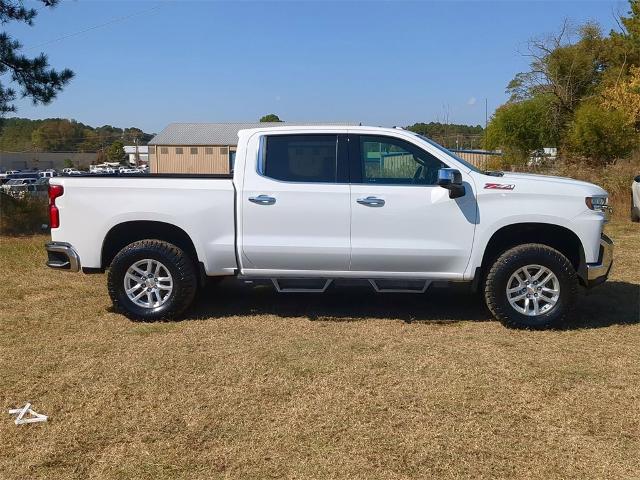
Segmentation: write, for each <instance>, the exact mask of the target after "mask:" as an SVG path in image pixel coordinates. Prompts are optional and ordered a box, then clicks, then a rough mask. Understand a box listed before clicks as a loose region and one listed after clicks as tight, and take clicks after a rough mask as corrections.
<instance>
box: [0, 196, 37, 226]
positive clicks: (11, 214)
mask: <svg viewBox="0 0 640 480" xmlns="http://www.w3.org/2000/svg"><path fill="white" fill-rule="evenodd" d="M48 223H49V216H48V212H47V199H46V198H43V197H30V196H29V197H25V198H22V199H17V198H13V197H12V196H10V195H7V194H5V193H4V192H0V233H1V234H2V235H25V234H34V233H42V226H43V225H47V224H48Z"/></svg>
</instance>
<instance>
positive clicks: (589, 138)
mask: <svg viewBox="0 0 640 480" xmlns="http://www.w3.org/2000/svg"><path fill="white" fill-rule="evenodd" d="M637 144H638V135H637V133H636V132H635V130H634V129H633V127H632V126H631V124H630V122H629V120H628V118H627V116H626V115H625V114H624V113H623V112H621V111H619V110H606V109H604V108H602V107H601V106H600V105H597V104H595V103H585V104H583V105H581V106H580V107H579V108H578V109H577V110H576V112H575V116H574V119H573V122H572V123H571V127H570V129H569V132H568V136H567V149H568V150H569V152H571V153H573V154H576V155H579V156H581V157H584V158H585V159H587V160H589V161H590V162H592V163H599V164H603V163H611V162H612V161H614V160H615V159H617V158H623V157H626V156H628V155H629V154H630V153H631V151H632V150H633V149H634V148H635V147H636V145H637Z"/></svg>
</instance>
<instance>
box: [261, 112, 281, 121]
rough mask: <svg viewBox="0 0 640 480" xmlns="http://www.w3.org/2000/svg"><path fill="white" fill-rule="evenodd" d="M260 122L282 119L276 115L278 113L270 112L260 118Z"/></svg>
mask: <svg viewBox="0 0 640 480" xmlns="http://www.w3.org/2000/svg"><path fill="white" fill-rule="evenodd" d="M260 122H261V123H262V122H282V120H280V117H278V115H276V114H275V113H270V114H268V115H265V116H264V117H262V118H260Z"/></svg>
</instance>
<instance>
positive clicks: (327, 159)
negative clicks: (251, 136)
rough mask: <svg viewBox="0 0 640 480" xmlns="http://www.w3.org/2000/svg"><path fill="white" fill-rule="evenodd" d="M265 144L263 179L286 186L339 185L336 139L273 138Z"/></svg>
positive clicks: (276, 136) (329, 136)
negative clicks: (284, 183)
mask: <svg viewBox="0 0 640 480" xmlns="http://www.w3.org/2000/svg"><path fill="white" fill-rule="evenodd" d="M264 142H265V143H264V148H263V152H262V162H261V165H260V167H259V169H260V173H261V174H262V175H264V176H266V177H269V178H273V179H275V180H281V181H284V182H302V183H336V182H337V178H338V136H337V135H270V136H267V137H266V138H265V140H264Z"/></svg>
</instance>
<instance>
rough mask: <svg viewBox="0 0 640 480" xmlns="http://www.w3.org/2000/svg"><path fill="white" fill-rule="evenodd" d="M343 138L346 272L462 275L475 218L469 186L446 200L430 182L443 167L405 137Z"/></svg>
mask: <svg viewBox="0 0 640 480" xmlns="http://www.w3.org/2000/svg"><path fill="white" fill-rule="evenodd" d="M349 143H350V149H349V154H350V157H351V158H350V163H351V170H352V175H351V181H352V186H351V207H352V221H351V245H352V250H351V270H352V271H360V272H385V273H388V275H389V276H394V273H395V274H397V275H395V276H406V277H415V276H420V277H427V278H428V277H437V278H451V279H455V278H461V277H462V274H463V273H464V271H465V268H466V266H467V263H468V261H469V257H470V254H471V246H472V242H473V234H474V229H475V221H476V202H475V198H474V195H473V191H472V188H471V186H470V185H469V184H467V185H466V189H467V193H466V195H465V196H463V197H461V198H457V199H450V198H449V192H448V190H445V189H444V188H442V187H439V186H437V185H436V182H437V176H438V169H440V168H443V167H448V166H449V165H446V164H444V163H443V162H442V161H440V160H439V159H437V158H436V157H435V156H433V155H431V154H430V153H428V152H427V151H425V150H423V149H422V148H420V147H418V146H417V145H415V144H413V143H411V142H408V141H404V140H401V139H398V138H394V137H386V136H374V135H372V136H369V135H352V136H350V137H349ZM354 157H355V158H354ZM463 178H468V177H466V174H464V173H463ZM363 276H367V274H363ZM383 276H384V275H383Z"/></svg>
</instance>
